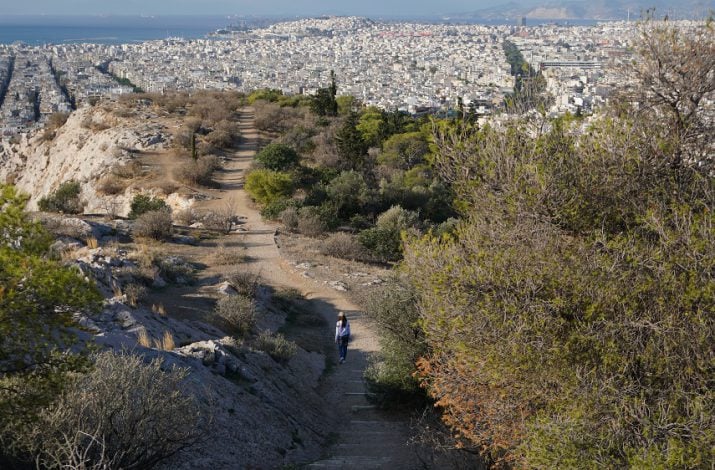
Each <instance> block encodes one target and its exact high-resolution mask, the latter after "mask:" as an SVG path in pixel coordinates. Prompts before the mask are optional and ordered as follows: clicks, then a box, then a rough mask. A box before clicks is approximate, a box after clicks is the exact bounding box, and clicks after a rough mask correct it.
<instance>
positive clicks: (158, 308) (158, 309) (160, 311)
mask: <svg viewBox="0 0 715 470" xmlns="http://www.w3.org/2000/svg"><path fill="white" fill-rule="evenodd" d="M151 311H152V312H154V313H156V314H157V315H161V316H162V317H165V316H166V307H164V304H151Z"/></svg>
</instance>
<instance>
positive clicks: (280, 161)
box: [256, 144, 299, 171]
mask: <svg viewBox="0 0 715 470" xmlns="http://www.w3.org/2000/svg"><path fill="white" fill-rule="evenodd" d="M298 160H299V157H298V154H297V153H296V152H295V150H293V149H292V148H290V147H289V146H287V145H284V144H268V145H267V146H265V147H264V148H263V150H261V151H260V152H258V154H257V155H256V161H257V162H258V163H260V164H261V166H263V167H264V168H267V169H269V170H273V171H285V170H289V169H291V168H293V167H295V166H296V165H297V164H298Z"/></svg>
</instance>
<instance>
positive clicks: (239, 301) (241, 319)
mask: <svg viewBox="0 0 715 470" xmlns="http://www.w3.org/2000/svg"><path fill="white" fill-rule="evenodd" d="M215 312H216V315H218V316H219V317H220V318H221V319H222V320H223V321H224V323H226V325H228V327H229V330H230V331H231V332H232V333H234V334H235V335H236V336H237V337H238V338H244V337H246V336H248V334H249V333H251V331H252V330H253V328H254V327H255V326H256V305H255V301H254V300H253V299H252V298H251V297H248V296H245V295H241V294H239V295H231V296H226V297H223V298H221V299H219V301H218V302H216V309H215Z"/></svg>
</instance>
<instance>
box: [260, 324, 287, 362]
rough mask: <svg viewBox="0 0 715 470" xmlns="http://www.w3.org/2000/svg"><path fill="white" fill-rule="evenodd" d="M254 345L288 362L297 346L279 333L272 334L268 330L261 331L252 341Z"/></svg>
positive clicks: (275, 357)
mask: <svg viewBox="0 0 715 470" xmlns="http://www.w3.org/2000/svg"><path fill="white" fill-rule="evenodd" d="M254 347H255V348H256V349H258V350H259V351H263V352H266V353H268V355H269V356H271V357H272V358H273V359H274V360H276V361H278V362H283V363H285V362H288V361H289V360H290V358H292V357H293V356H295V354H296V353H297V352H298V346H297V345H296V344H295V343H294V342H293V341H289V340H287V339H286V338H285V337H284V336H283V335H282V334H280V333H276V334H275V335H273V334H271V332H270V331H263V332H261V334H259V335H258V337H257V338H256V340H255V342H254Z"/></svg>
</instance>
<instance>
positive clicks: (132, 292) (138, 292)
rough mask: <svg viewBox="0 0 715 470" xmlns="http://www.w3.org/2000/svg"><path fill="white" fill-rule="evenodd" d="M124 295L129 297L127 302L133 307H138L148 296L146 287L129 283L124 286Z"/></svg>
mask: <svg viewBox="0 0 715 470" xmlns="http://www.w3.org/2000/svg"><path fill="white" fill-rule="evenodd" d="M124 295H125V296H126V297H127V303H128V304H129V306H130V307H132V308H137V307H138V306H139V303H140V302H141V301H142V300H144V298H145V297H146V287H144V286H142V285H140V284H134V283H132V284H127V285H126V286H124Z"/></svg>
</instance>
